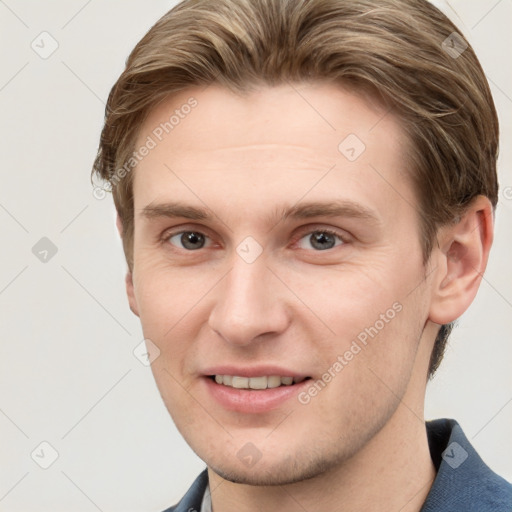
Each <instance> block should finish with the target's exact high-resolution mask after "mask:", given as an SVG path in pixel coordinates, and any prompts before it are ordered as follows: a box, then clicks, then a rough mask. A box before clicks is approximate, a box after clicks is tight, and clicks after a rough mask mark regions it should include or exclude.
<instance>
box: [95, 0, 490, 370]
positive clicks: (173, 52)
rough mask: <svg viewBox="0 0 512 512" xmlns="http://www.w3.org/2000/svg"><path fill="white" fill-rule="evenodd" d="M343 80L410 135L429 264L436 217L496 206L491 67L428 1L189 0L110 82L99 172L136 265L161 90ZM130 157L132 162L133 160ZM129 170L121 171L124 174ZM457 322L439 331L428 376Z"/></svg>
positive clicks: (164, 20) (163, 94)
mask: <svg viewBox="0 0 512 512" xmlns="http://www.w3.org/2000/svg"><path fill="white" fill-rule="evenodd" d="M315 80H336V81H340V82H341V83H343V84H344V85H346V86H349V87H353V88H354V90H356V89H360V88H363V89H364V90H368V89H369V90H372V91H374V93H375V94H376V96H377V97H379V98H381V99H383V100H384V101H385V102H386V103H388V104H390V105H391V106H392V109H393V114H394V115H395V116H397V118H398V119H399V120H400V121H401V122H402V126H403V127H404V132H405V133H406V134H407V137H408V139H409V142H410V147H411V149H410V151H409V154H408V155H407V157H408V159H409V160H408V161H409V162H410V168H411V178H412V180H413V184H414V187H415V190H416V193H417V196H418V203H419V204H418V209H419V213H420V218H421V224H422V226H421V235H422V248H423V255H424V260H425V262H427V261H428V257H429V255H430V253H431V251H432V247H433V244H434V243H435V238H436V233H437V230H438V228H439V227H440V226H442V225H444V224H447V223H449V222H451V221H453V219H455V218H456V217H457V216H458V215H459V214H460V213H461V212H462V211H463V210H464V209H465V208H466V207H467V206H468V205H469V203H470V202H471V201H472V199H473V198H475V197H476V196H477V195H479V194H483V195H485V196H487V197H488V198H489V199H490V201H491V203H492V204H493V206H494V207H495V206H496V204H497V200H498V182H497V174H496V160H497V153H498V118H497V114H496V110H495V107H494V103H493V99H492V96H491V92H490V90H489V86H488V83H487V80H486V78H485V74H484V72H483V70H482V68H481V66H480V63H479V62H478V59H477V57H476V55H475V53H474V51H473V49H472V48H471V46H470V45H468V43H467V42H466V41H465V40H464V39H463V38H462V37H461V36H460V35H459V34H458V32H457V28H456V27H455V25H453V24H452V23H451V22H450V20H449V19H448V18H447V17H446V16H445V15H444V14H443V13H442V12H441V11H439V10H438V9H437V8H436V7H434V6H433V5H431V4H430V3H429V2H428V1H426V0H258V1H254V0H215V1H212V0H185V1H183V2H181V3H179V4H178V5H177V6H176V7H174V8H173V9H171V10H170V11H169V12H168V13H167V14H165V15H164V16H163V17H162V18H161V19H160V20H159V21H158V22H157V23H156V24H155V25H154V26H153V27H152V28H151V29H150V30H149V32H148V33H147V34H146V35H145V36H144V38H143V39H142V40H141V41H140V42H139V43H138V44H137V46H136V47H135V48H134V50H133V51H132V53H131V54H130V56H129V58H128V59H127V62H126V68H125V70H124V72H123V73H122V74H121V76H120V77H119V79H118V80H117V82H116V83H115V85H114V86H113V88H112V90H111V92H110V95H109V98H108V102H107V107H106V111H105V125H104V128H103V131H102V134H101V140H100V145H99V149H98V154H97V157H96V160H95V163H94V169H93V175H94V173H97V174H98V175H99V176H100V177H101V178H103V179H105V180H109V182H110V183H111V185H112V190H113V197H114V202H115V206H116V208H117V211H118V213H119V216H120V218H121V220H122V223H123V247H124V252H125V256H126V260H127V263H128V267H129V269H130V271H132V270H133V229H134V218H133V216H134V211H133V190H132V185H133V172H130V170H131V168H130V167H127V166H126V164H127V162H128V161H129V159H130V158H132V157H133V152H134V146H135V141H136V138H137V136H138V130H139V128H140V126H141V124H142V122H143V121H144V120H145V118H146V117H147V116H148V114H149V112H150V111H151V110H152V109H153V108H154V107H155V106H156V105H157V104H158V103H159V102H160V101H162V100H163V99H165V98H166V97H168V96H169V95H172V94H173V93H176V92H177V91H180V90H183V89H186V88H187V87H190V86H193V85H202V84H204V85H207V84H211V83H214V82H215V83H218V84H220V85H222V86H225V87H226V88H229V89H230V90H232V91H234V92H237V93H243V92H246V91H249V90H252V88H254V87H257V86H258V85H265V84H266V85H278V84H281V83H286V82H301V81H315ZM134 167H135V166H134ZM120 178H122V179H120ZM450 330H451V325H447V326H442V327H441V328H440V330H439V333H438V336H437V338H436V342H435V346H434V350H433V353H432V359H431V361H430V368H429V377H431V376H432V375H433V373H434V371H435V370H436V368H437V367H438V365H439V362H440V361H441V359H442V357H443V353H444V348H445V344H446V340H447V338H448V335H449V333H450Z"/></svg>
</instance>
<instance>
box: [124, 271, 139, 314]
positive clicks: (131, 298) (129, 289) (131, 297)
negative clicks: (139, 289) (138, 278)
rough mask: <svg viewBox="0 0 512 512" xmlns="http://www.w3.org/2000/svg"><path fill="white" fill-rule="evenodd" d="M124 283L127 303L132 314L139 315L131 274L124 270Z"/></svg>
mask: <svg viewBox="0 0 512 512" xmlns="http://www.w3.org/2000/svg"><path fill="white" fill-rule="evenodd" d="M125 284H126V295H127V296H128V303H129V304H130V309H131V311H132V313H133V314H134V315H136V316H139V309H138V307H137V299H136V297H135V290H134V286H133V275H132V273H131V272H130V271H128V272H126V276H125Z"/></svg>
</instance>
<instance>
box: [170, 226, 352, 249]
mask: <svg viewBox="0 0 512 512" xmlns="http://www.w3.org/2000/svg"><path fill="white" fill-rule="evenodd" d="M183 233H199V234H201V235H203V236H204V237H205V238H210V237H209V236H208V235H207V234H206V233H203V232H202V231H199V230H195V229H182V230H180V231H166V232H164V234H163V235H162V237H161V238H160V242H161V243H162V245H166V244H168V245H172V244H170V243H169V239H170V238H172V237H173V236H176V235H181V234H183ZM313 233H326V234H328V235H331V236H333V237H336V238H338V239H339V240H340V241H341V242H342V243H341V245H344V244H346V243H347V242H348V240H347V239H348V237H347V236H346V235H342V234H341V233H339V232H338V231H335V230H333V229H330V228H316V229H309V231H304V232H301V233H300V234H299V235H297V236H296V237H294V238H293V244H295V243H297V242H298V241H299V240H301V239H302V238H304V237H305V236H306V235H311V234H313ZM173 247H174V246H173ZM336 247H339V245H335V246H334V247H332V248H330V249H325V250H323V251H320V250H319V251H312V252H327V251H331V250H333V249H335V248H336ZM175 248H176V249H178V250H183V251H185V252H191V253H192V252H197V251H200V250H201V249H197V250H196V251H193V250H187V249H181V248H179V247H175ZM304 250H307V249H304Z"/></svg>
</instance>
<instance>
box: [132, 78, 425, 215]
mask: <svg viewBox="0 0 512 512" xmlns="http://www.w3.org/2000/svg"><path fill="white" fill-rule="evenodd" d="M150 140H151V141H152V142H151V143H150V145H151V147H152V148H151V150H150V151H149V152H148V153H147V155H146V156H145V157H144V158H143V159H141V161H140V162H139V163H138V164H137V167H136V169H135V176H134V203H135V210H136V216H137V212H139V213H140V212H141V211H142V209H143V208H144V207H145V206H147V205H148V204H150V203H155V202H163V201H164V200H176V199H183V198H186V199H187V202H188V203H191V204H192V205H195V206H203V207H204V206H206V205H207V199H208V200H210V201H217V200H218V199H219V198H220V199H221V200H222V204H221V205H218V206H220V207H222V208H228V207H229V206H233V208H237V209H238V211H248V210H249V209H250V210H251V211H252V212H254V213H261V214H262V215H264V214H265V213H268V208H269V207H270V206H271V205H272V207H275V205H279V206H281V205H283V204H284V203H286V202H288V203H295V202H297V201H299V200H300V199H301V197H303V198H304V199H306V198H307V199H308V200H314V201H317V202H318V201H320V200H322V198H325V199H326V200H331V199H338V198H339V199H342V200H345V201H352V202H360V203H364V202H368V201H370V203H372V202H373V204H370V205H369V206H371V207H373V208H377V210H378V209H379V208H380V209H384V210H386V211H388V212H390V213H393V212H394V211H395V210H397V208H398V207H399V206H404V205H401V203H402V202H403V201H404V199H405V201H406V202H407V201H409V202H411V201H412V202H415V200H414V197H413V194H412V190H411V189H410V184H409V180H406V179H404V177H405V176H406V174H405V171H406V163H405V157H404V155H405V153H406V148H407V144H408V141H407V138H406V136H405V134H404V132H403V130H402V128H401V127H400V125H399V122H398V120H397V119H396V118H395V117H394V116H393V115H392V114H391V113H390V112H389V110H388V109H387V108H386V107H385V106H383V105H381V104H379V103H378V102H377V101H376V100H374V99H372V98H371V97H369V96H368V95H365V96H363V95H359V94H354V92H351V91H349V90H347V89H345V88H342V87H340V86H339V85H336V84H332V83H310V84H304V83H303V84H286V85H281V86H277V87H261V88H259V89H257V90H255V91H253V92H250V93H247V94H244V95H239V94H235V93H233V92H231V91H229V90H227V89H225V88H222V87H221V86H219V85H216V84H213V85H210V86H208V87H206V88H204V87H203V88H199V87H191V88H188V89H186V90H184V91H181V92H180V93H179V94H175V95H173V96H172V97H169V98H168V99H166V100H165V101H164V102H162V103H160V104H159V105H158V106H157V107H155V108H154V109H153V110H152V111H151V112H150V114H149V116H148V118H147V119H146V121H145V122H144V124H143V126H142V127H141V130H140V133H139V137H138V140H137V143H136V148H139V147H141V146H143V145H144V144H146V145H147V144H148V141H150ZM326 194H327V195H328V196H329V197H326ZM306 196H307V197H306ZM201 203H203V204H201ZM408 209H409V212H408V213H409V214H410V213H411V212H410V205H409V207H408ZM395 213H396V211H395Z"/></svg>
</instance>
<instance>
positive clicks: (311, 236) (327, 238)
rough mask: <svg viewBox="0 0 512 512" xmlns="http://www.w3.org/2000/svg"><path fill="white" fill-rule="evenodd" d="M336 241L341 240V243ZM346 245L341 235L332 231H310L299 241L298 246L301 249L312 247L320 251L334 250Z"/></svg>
mask: <svg viewBox="0 0 512 512" xmlns="http://www.w3.org/2000/svg"><path fill="white" fill-rule="evenodd" d="M336 239H338V240H339V243H336ZM344 243H345V241H344V240H343V239H342V238H341V235H339V234H338V233H336V232H335V231H332V230H330V229H317V230H315V231H310V232H309V233H308V234H307V235H305V236H303V237H301V238H300V239H299V241H298V245H299V247H300V248H301V249H310V248H311V247H312V248H313V249H316V250H318V251H325V250H327V249H332V248H333V247H336V246H338V245H342V244H344ZM308 244H309V246H308Z"/></svg>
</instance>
